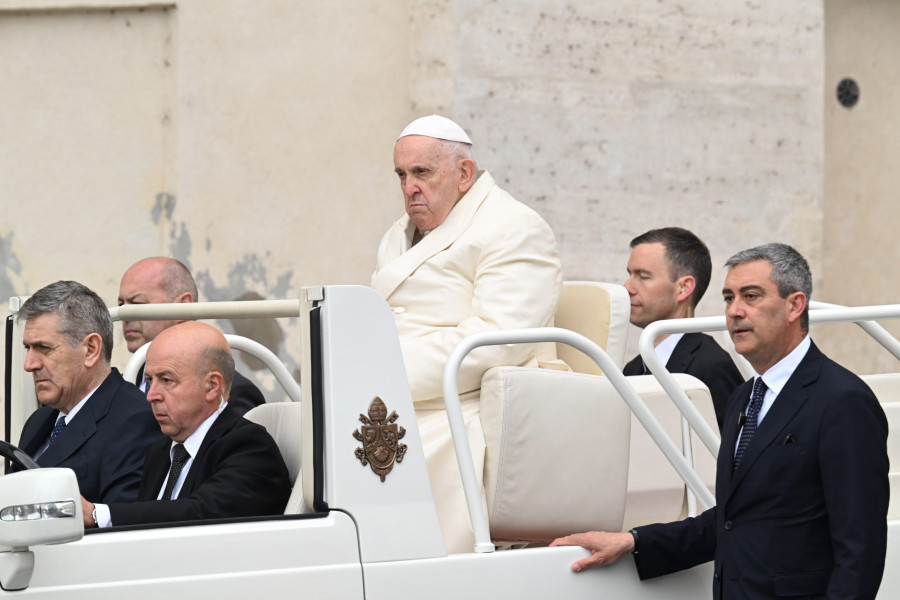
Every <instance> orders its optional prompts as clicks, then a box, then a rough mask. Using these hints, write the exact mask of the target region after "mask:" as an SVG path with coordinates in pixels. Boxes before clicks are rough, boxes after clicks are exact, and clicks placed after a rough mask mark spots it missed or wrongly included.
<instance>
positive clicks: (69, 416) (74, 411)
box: [56, 384, 102, 425]
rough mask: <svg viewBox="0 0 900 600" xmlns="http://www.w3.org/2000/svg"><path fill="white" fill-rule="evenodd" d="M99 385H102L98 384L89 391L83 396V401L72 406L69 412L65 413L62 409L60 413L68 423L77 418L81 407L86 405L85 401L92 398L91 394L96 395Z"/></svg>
mask: <svg viewBox="0 0 900 600" xmlns="http://www.w3.org/2000/svg"><path fill="white" fill-rule="evenodd" d="M101 385H102V384H101ZM98 387H100V386H99V385H98V386H97V387H95V388H94V389H92V390H91V391H90V392H88V395H87V396H85V397H84V398H82V399H81V402H79V403H78V404H76V405H75V406H73V407H72V410H70V411H69V414H67V415H63V413H62V411H60V413H59V414H60V415H62V416H64V417H65V418H66V425H68V424H69V423H71V422H72V419H74V418H75V415H76V414H78V411H79V410H81V407H82V406H84V403H85V402H87V401H88V400H89V399H90V398H91V396H93V395H94V392H96V391H97V388H98ZM56 420H57V421H58V420H59V417H57V419H56Z"/></svg>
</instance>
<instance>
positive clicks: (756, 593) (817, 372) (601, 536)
mask: <svg viewBox="0 0 900 600" xmlns="http://www.w3.org/2000/svg"><path fill="white" fill-rule="evenodd" d="M726 266H727V267H729V269H730V270H729V272H728V275H727V277H726V279H725V287H724V289H723V290H722V295H723V297H724V299H725V307H726V308H725V317H726V319H727V321H728V332H729V333H730V334H731V338H732V339H733V340H734V345H735V348H736V349H737V351H738V352H739V353H740V354H741V355H742V356H744V357H745V358H746V359H747V360H748V361H750V364H751V365H752V366H753V369H754V371H755V372H756V375H755V376H754V378H753V381H748V382H746V383H745V384H743V385H742V386H740V387H739V388H738V389H737V390H735V392H734V394H733V395H732V397H731V399H730V402H729V405H728V412H727V415H726V419H725V429H724V431H723V432H722V444H721V446H720V448H719V457H718V462H717V470H716V506H714V507H712V508H710V509H708V510H706V512H704V513H702V514H701V515H699V516H697V517H694V518H689V519H685V520H684V521H677V522H674V523H666V524H656V525H648V526H645V527H638V528H636V529H633V530H632V531H631V532H628V533H604V532H596V531H595V532H590V533H583V534H576V535H571V536H567V537H565V538H561V539H558V540H556V541H554V542H553V545H580V546H584V547H586V548H588V549H589V550H591V556H590V557H588V558H585V559H582V560H579V561H576V562H575V563H573V565H572V569H573V570H575V571H581V570H583V569H585V568H587V567H591V566H594V565H599V564H606V563H611V562H614V561H615V560H617V559H618V558H619V557H621V556H622V555H624V554H626V553H629V552H631V553H633V555H634V560H635V564H636V566H637V571H638V575H639V576H640V578H641V579H647V578H650V577H656V576H659V575H664V574H666V573H671V572H673V571H678V570H681V569H688V568H690V567H693V566H695V565H698V564H701V563H704V562H707V561H710V560H715V566H714V581H713V597H714V598H715V599H717V600H718V599H721V598H737V599H743V598H748V599H749V598H754V599H755V598H775V597H784V596H790V597H803V598H829V599H832V600H836V599H847V600H850V599H854V600H871V599H873V598H875V595H876V594H877V593H878V587H879V585H880V583H881V577H882V574H883V572H884V561H885V553H886V551H887V509H888V500H889V497H890V489H889V485H888V456H887V432H888V425H887V419H886V418H885V415H884V411H883V410H882V409H881V406H880V405H879V403H878V400H877V399H876V398H875V395H874V394H873V393H872V391H871V390H870V389H869V388H868V386H866V384H865V383H864V382H863V381H862V380H861V379H859V377H857V376H856V375H854V374H853V373H851V372H850V371H848V370H846V369H844V368H843V367H841V366H840V365H838V364H837V363H835V362H834V361H832V360H830V359H829V358H827V357H826V356H825V355H824V354H822V352H820V351H819V349H818V348H817V347H816V345H815V344H813V343H812V341H811V340H810V338H809V312H808V311H809V309H808V302H809V297H810V294H811V293H812V275H811V274H810V271H809V265H808V264H807V263H806V260H805V259H804V258H803V257H802V256H801V255H800V254H799V253H798V252H797V251H796V250H794V249H793V248H791V247H790V246H786V245H784V244H765V245H763V246H758V247H756V248H751V249H750V250H745V251H743V252H739V253H738V254H736V255H734V256H732V257H731V258H730V259H729V260H728V262H727V263H726Z"/></svg>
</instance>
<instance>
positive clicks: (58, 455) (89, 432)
mask: <svg viewBox="0 0 900 600" xmlns="http://www.w3.org/2000/svg"><path fill="white" fill-rule="evenodd" d="M58 417H59V411H58V410H56V409H53V408H49V407H47V406H42V407H41V408H39V409H37V411H35V412H34V414H32V415H31V416H30V417H29V418H28V420H27V421H26V422H25V426H24V427H23V428H22V436H21V438H20V442H19V445H20V448H22V450H24V451H25V452H26V453H28V454H29V455H32V456H33V455H34V453H35V452H37V451H38V449H39V448H40V447H41V446H42V445H43V444H44V443H45V442H46V441H47V438H49V437H50V432H51V431H52V430H53V426H54V424H55V423H56V419H57V418H58ZM162 437H163V435H162V432H161V431H160V430H159V424H158V423H157V422H156V419H155V418H154V417H153V411H152V409H151V408H150V403H149V402H147V398H146V397H144V394H142V393H141V391H140V390H139V389H137V388H136V387H134V386H133V385H131V384H130V383H128V382H126V381H125V380H124V379H122V376H121V375H120V374H119V372H118V371H117V370H116V369H113V370H112V371H111V372H110V374H109V375H108V376H107V377H106V379H105V380H104V381H103V383H101V384H100V387H98V388H97V390H96V391H95V392H94V394H93V395H92V396H91V397H90V399H89V400H88V401H87V402H85V404H84V406H82V407H81V409H80V410H79V411H78V414H76V415H75V418H74V419H72V422H71V423H69V424H68V425H67V426H66V428H65V429H63V431H62V433H60V434H59V437H57V438H56V441H54V442H53V443H52V444H51V445H50V447H49V448H47V450H46V452H44V453H43V454H42V455H41V457H40V458H38V460H37V462H38V464H39V465H41V466H42V467H68V468H70V469H72V470H73V471H75V475H76V476H77V477H78V487H79V488H80V489H81V494H82V495H83V496H84V497H85V498H87V499H88V500H89V501H91V502H101V503H109V502H132V501H134V500H136V499H137V494H138V485H139V484H140V481H141V464H142V463H143V461H144V455H145V454H146V453H147V448H148V447H149V446H150V444H152V443H153V442H155V441H157V440H159V439H160V438H162Z"/></svg>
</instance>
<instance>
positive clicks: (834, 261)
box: [814, 0, 900, 373]
mask: <svg viewBox="0 0 900 600" xmlns="http://www.w3.org/2000/svg"><path fill="white" fill-rule="evenodd" d="M825 16H826V19H827V27H826V37H825V40H826V45H825V48H826V57H827V60H826V63H825V66H826V69H825V86H824V103H825V134H826V138H825V139H826V145H825V148H826V153H825V207H826V210H825V224H824V236H825V239H826V240H827V241H828V243H827V246H826V251H825V265H824V274H825V276H824V277H823V278H822V286H821V288H820V293H819V294H818V296H819V298H822V299H827V300H828V301H830V302H834V303H838V304H850V305H868V304H895V303H897V302H898V298H900V278H898V277H897V275H896V272H897V269H896V265H897V264H898V262H900V245H898V244H897V226H898V224H900V201H898V190H900V168H898V163H897V160H898V159H897V157H898V156H900V136H898V132H900V112H898V111H897V106H898V104H900V62H898V61H897V57H898V56H900V35H897V32H898V31H900V3H897V2H893V1H891V0H827V1H826V2H825ZM845 78H851V79H853V80H854V81H855V82H856V83H857V84H858V86H859V99H858V102H857V103H856V104H855V105H853V106H851V107H844V106H842V105H841V104H840V103H839V102H838V99H837V93H836V90H837V87H838V84H839V83H840V82H841V81H842V80H843V79H845ZM883 324H884V326H885V327H886V328H887V329H888V331H890V332H891V333H893V334H894V335H895V336H900V321H896V320H892V321H885V322H884V323H883ZM814 335H815V336H816V340H817V341H818V340H821V341H822V343H823V344H825V345H826V346H827V347H828V349H829V351H830V353H831V355H832V356H833V357H834V358H835V360H837V361H839V362H841V363H842V364H844V365H846V366H847V367H849V368H851V369H853V370H855V371H857V372H864V373H883V372H893V371H897V360H896V359H895V358H894V357H893V356H891V355H890V354H888V353H887V352H884V351H882V350H880V349H879V348H877V347H875V345H874V344H873V343H872V341H871V339H870V338H869V336H868V335H867V334H865V333H863V332H862V331H861V330H860V329H858V328H857V327H856V326H855V325H832V326H825V327H821V328H818V331H814Z"/></svg>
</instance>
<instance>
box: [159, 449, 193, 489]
mask: <svg viewBox="0 0 900 600" xmlns="http://www.w3.org/2000/svg"><path fill="white" fill-rule="evenodd" d="M190 457H191V455H190V454H189V453H188V451H187V450H185V449H184V446H182V445H181V444H175V448H174V449H173V450H172V468H170V469H169V480H168V481H166V491H164V492H163V495H162V499H163V500H171V499H172V490H174V489H175V482H176V481H178V476H179V475H181V470H182V469H183V468H184V463H186V462H187V461H188V459H189V458H190Z"/></svg>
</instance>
